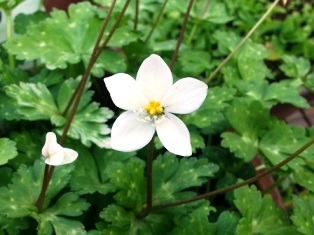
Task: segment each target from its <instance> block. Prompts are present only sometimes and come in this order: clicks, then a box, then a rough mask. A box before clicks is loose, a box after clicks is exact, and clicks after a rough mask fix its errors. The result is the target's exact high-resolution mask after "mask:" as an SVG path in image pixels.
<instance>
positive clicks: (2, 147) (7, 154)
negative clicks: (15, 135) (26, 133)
mask: <svg viewBox="0 0 314 235" xmlns="http://www.w3.org/2000/svg"><path fill="white" fill-rule="evenodd" d="M15 145H16V143H15V142H14V141H12V140H10V139H8V138H0V165H4V164H6V163H7V162H8V161H9V160H10V159H12V158H14V157H16V156H17V155H18V153H17V151H16V147H15Z"/></svg>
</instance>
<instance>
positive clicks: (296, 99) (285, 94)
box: [265, 82, 310, 108]
mask: <svg viewBox="0 0 314 235" xmlns="http://www.w3.org/2000/svg"><path fill="white" fill-rule="evenodd" d="M265 99H266V100H276V101H277V102H281V103H288V104H292V105H294V106H296V107H299V108H309V107H310V105H309V104H308V102H307V100H306V99H305V98H303V97H302V96H301V95H300V86H294V85H293V84H289V83H286V82H280V83H272V84H271V85H270V86H269V87H268V89H267V93H266V96H265Z"/></svg>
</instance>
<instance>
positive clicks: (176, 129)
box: [156, 113, 192, 156]
mask: <svg viewBox="0 0 314 235" xmlns="http://www.w3.org/2000/svg"><path fill="white" fill-rule="evenodd" d="M156 131H157V134H158V137H159V139H160V141H161V143H162V144H163V146H165V148H166V149H167V150H168V151H169V152H171V153H174V154H176V155H180V156H191V155H192V146H191V142H190V133H189V130H188V128H187V127H186V126H185V124H184V123H183V122H182V121H181V120H180V119H179V118H177V117H176V116H175V115H173V114H171V113H166V114H165V116H164V117H163V119H162V120H159V121H156Z"/></svg>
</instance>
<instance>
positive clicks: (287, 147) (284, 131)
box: [259, 124, 314, 170]
mask: <svg viewBox="0 0 314 235" xmlns="http://www.w3.org/2000/svg"><path fill="white" fill-rule="evenodd" d="M308 140H309V138H308V137H306V132H305V129H304V128H301V127H296V126H288V125H284V124H282V125H279V126H277V127H274V128H273V129H272V130H270V131H268V132H266V133H265V134H264V135H263V136H262V138H261V141H260V144H259V149H260V151H261V152H262V153H263V154H264V155H265V157H266V158H267V159H268V160H269V161H270V162H271V163H272V164H273V165H276V164H277V163H279V162H280V161H283V160H284V159H285V158H287V157H288V156H289V155H290V154H292V153H294V152H295V151H296V150H297V149H299V148H300V147H301V146H303V145H304V144H305V143H306V142H307V141H308ZM313 154H314V148H313V147H310V148H308V149H306V150H305V151H304V152H302V153H301V154H300V156H301V157H304V158H311V156H313ZM304 164H305V163H304V160H303V159H302V158H300V157H297V158H295V159H294V160H293V161H290V162H289V163H287V164H286V166H288V167H289V168H292V169H294V170H297V169H300V167H301V166H302V165H304ZM286 166H284V167H283V168H282V169H287V167H286Z"/></svg>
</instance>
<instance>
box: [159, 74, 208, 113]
mask: <svg viewBox="0 0 314 235" xmlns="http://www.w3.org/2000/svg"><path fill="white" fill-rule="evenodd" d="M206 95H207V85H206V84H205V83H204V82H202V81H199V80H197V79H195V78H183V79H180V80H179V81H177V82H176V83H174V84H173V85H172V87H171V88H170V89H169V91H168V93H167V95H166V96H165V97H164V99H163V101H162V102H161V103H162V106H163V107H164V108H165V111H166V112H171V113H178V114H185V113H191V112H193V111H195V110H196V109H198V108H199V107H200V106H201V105H202V103H203V102H204V100H205V98H206Z"/></svg>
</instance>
